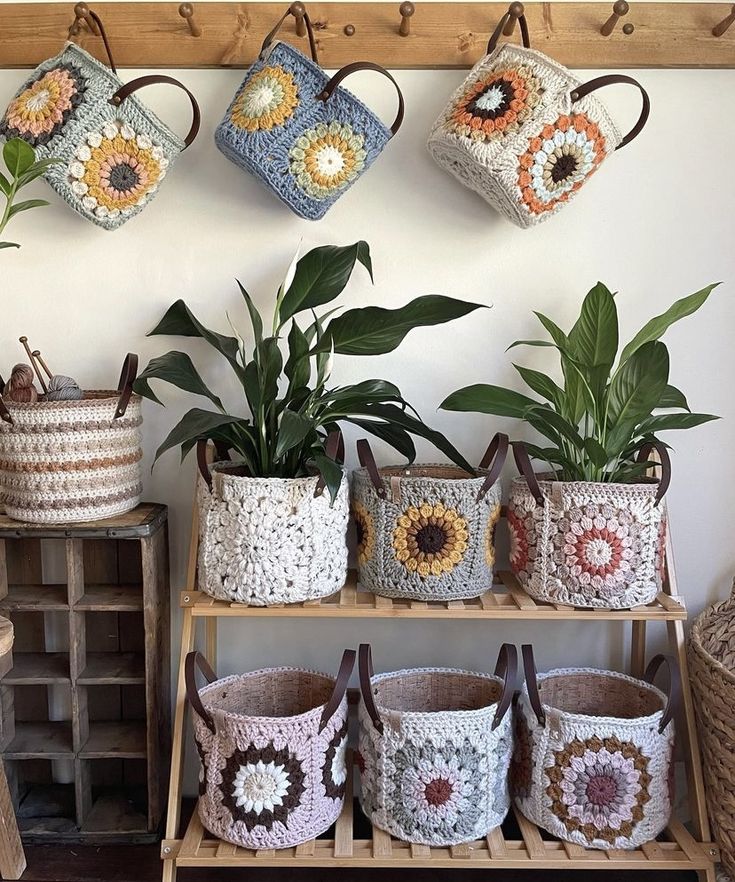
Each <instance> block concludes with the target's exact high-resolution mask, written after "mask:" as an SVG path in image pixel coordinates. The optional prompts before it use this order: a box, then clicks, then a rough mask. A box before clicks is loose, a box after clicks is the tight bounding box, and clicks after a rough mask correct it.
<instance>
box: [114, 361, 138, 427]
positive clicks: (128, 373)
mask: <svg viewBox="0 0 735 882" xmlns="http://www.w3.org/2000/svg"><path fill="white" fill-rule="evenodd" d="M137 375H138V356H137V355H135V353H133V352H128V354H127V355H126V356H125V361H123V366H122V371H121V372H120V380H119V382H118V384H117V391H118V392H119V393H120V397H119V398H118V400H117V408H116V409H115V416H114V417H113V419H114V420H116V419H118V418H119V417H121V416H125V411H126V410H127V409H128V404H129V403H130V396H131V395H132V394H133V383H134V382H135V378H136V376H137Z"/></svg>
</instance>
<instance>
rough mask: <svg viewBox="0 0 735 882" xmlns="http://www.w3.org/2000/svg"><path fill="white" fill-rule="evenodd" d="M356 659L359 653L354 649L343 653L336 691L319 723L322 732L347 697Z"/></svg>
mask: <svg viewBox="0 0 735 882" xmlns="http://www.w3.org/2000/svg"><path fill="white" fill-rule="evenodd" d="M356 658H357V653H356V652H355V650H354V649H345V651H344V652H343V653H342V661H341V662H340V665H339V671H338V672H337V678H336V679H335V681H334V689H333V690H332V694H331V695H330V696H329V701H328V702H327V703H326V704H325V705H324V710H323V711H322V716H321V720H320V721H319V731H320V732H322V731H323V730H324V728H325V727H326V725H327V723H329V721H330V720H331V719H332V717H333V716H334V715H335V714H336V713H337V711H338V710H339V706H340V704H342V699H343V698H344V697H345V692H347V686H348V684H349V682H350V677H351V676H352V669H353V668H354V667H355V659H356Z"/></svg>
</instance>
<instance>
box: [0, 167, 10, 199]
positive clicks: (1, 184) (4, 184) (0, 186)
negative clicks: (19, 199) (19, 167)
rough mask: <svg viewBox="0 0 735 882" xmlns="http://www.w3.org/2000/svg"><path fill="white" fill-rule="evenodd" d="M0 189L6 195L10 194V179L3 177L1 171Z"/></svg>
mask: <svg viewBox="0 0 735 882" xmlns="http://www.w3.org/2000/svg"><path fill="white" fill-rule="evenodd" d="M0 191H2V192H3V193H4V194H5V195H6V196H9V195H10V181H9V180H8V179H7V178H6V177H5V175H4V174H3V173H2V172H0Z"/></svg>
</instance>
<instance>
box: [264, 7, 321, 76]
mask: <svg viewBox="0 0 735 882" xmlns="http://www.w3.org/2000/svg"><path fill="white" fill-rule="evenodd" d="M289 15H293V12H291V7H290V6H289V7H288V9H287V10H286V11H285V12H284V13H283V15H282V16H281V18H280V19H279V21H278V24H277V25H276V26H275V27H274V28H273V30H272V31H271V32H270V33H269V34H268V36H267V37H266V38H265V40H263V45H262V46H261V47H260V56H262V55H263V53H264V52H265V50H266V49H267V48H268V47H269V46H270V44H271V43H272V42H273V39H274V37H275V36H276V34H277V33H278V32H279V31H280V30H281V27H282V26H283V23H284V21H286V19H287V18H288V17H289ZM294 18H295V16H294ZM304 24H305V25H306V33H307V34H308V35H309V48H310V49H311V58H312V61H313V62H314V63H315V64H319V55H318V53H317V51H316V40H315V39H314V29H313V28H312V26H311V19H310V18H309V13H308V12H304Z"/></svg>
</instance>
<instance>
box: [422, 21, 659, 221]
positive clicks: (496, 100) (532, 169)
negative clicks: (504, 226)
mask: <svg viewBox="0 0 735 882" xmlns="http://www.w3.org/2000/svg"><path fill="white" fill-rule="evenodd" d="M508 17H509V13H506V14H505V15H504V16H503V18H502V19H501V21H500V24H499V25H498V27H497V28H496V30H495V33H494V34H493V35H492V37H491V38H490V42H489V44H488V48H487V55H486V56H485V57H484V58H482V59H481V60H480V61H479V62H478V63H477V64H476V65H475V67H474V68H473V69H472V71H471V73H470V74H469V76H468V77H467V78H466V79H465V80H464V82H463V83H462V85H461V86H460V87H459V88H458V89H457V91H456V92H455V93H454V94H453V95H452V97H451V99H450V101H449V103H448V104H447V106H446V107H445V109H444V110H443V112H442V113H441V115H440V116H439V118H438V119H437V121H436V122H435V124H434V127H433V129H432V131H431V134H430V136H429V140H428V149H429V152H430V153H431V155H432V156H433V158H434V159H435V161H436V162H437V163H438V164H439V165H440V166H441V167H442V168H443V169H445V170H446V171H448V172H449V173H450V174H452V175H454V177H456V178H457V179H458V180H459V181H461V182H462V183H463V184H464V185H465V186H466V187H469V188H470V189H471V190H474V191H475V192H476V193H478V194H479V195H480V196H482V197H483V199H485V200H486V201H487V202H489V203H490V204H491V205H492V206H493V208H495V209H496V210H497V211H499V212H500V213H501V214H503V215H505V217H507V218H508V219H509V220H510V221H512V222H513V223H514V224H516V226H519V227H524V228H525V227H530V226H533V225H535V224H537V223H539V222H540V221H543V220H544V219H545V218H548V217H550V216H551V215H552V214H555V213H556V212H557V211H559V210H560V209H561V208H562V207H563V206H564V205H566V203H567V202H569V201H570V200H571V199H572V198H574V196H575V194H576V193H577V191H578V190H579V189H580V188H581V187H582V186H583V185H584V184H585V183H586V182H587V180H588V179H589V178H590V176H591V175H592V174H593V173H594V172H596V171H597V169H598V168H599V166H600V164H601V163H602V162H603V160H605V159H606V158H607V157H608V156H610V155H611V154H612V153H614V152H615V151H616V150H618V149H619V148H620V147H624V146H625V145H626V144H629V143H630V142H631V141H632V140H633V138H635V137H636V136H637V135H638V134H639V133H640V131H641V129H642V128H643V126H644V125H645V123H646V120H647V118H648V113H649V99H648V95H647V94H646V92H645V90H644V89H643V87H642V86H641V85H640V83H638V82H637V81H636V80H634V79H632V78H631V77H628V76H623V75H620V74H611V75H608V76H603V77H597V78H596V79H593V80H589V81H588V82H586V83H582V81H581V80H580V79H579V78H578V77H577V76H575V75H574V74H573V73H572V72H571V71H570V70H568V69H567V68H566V67H563V66H562V65H561V64H557V62H555V61H554V60H553V59H551V58H549V57H548V56H546V55H543V54H542V53H541V52H536V51H534V50H533V49H531V48H529V47H530V43H529V40H528V28H527V26H526V21H525V18H524V17H523V16H521V17H520V25H521V30H522V33H523V42H524V45H523V46H515V45H511V44H507V43H506V44H505V45H503V46H501V47H499V48H496V46H497V42H498V39H499V37H500V33H501V31H502V29H503V26H504V25H505V23H506V21H507V20H508ZM613 83H627V84H629V85H633V86H635V87H636V88H638V89H639V90H640V92H641V95H642V96H643V109H642V111H641V115H640V118H639V120H638V122H637V123H636V124H635V126H634V127H633V129H632V130H631V131H630V132H629V133H628V134H627V135H626V136H625V137H623V136H622V135H621V134H620V132H619V131H618V129H617V127H616V126H615V124H614V123H613V121H612V119H611V118H610V116H609V114H608V112H607V110H606V109H605V106H604V105H603V104H602V103H601V102H600V101H599V100H598V99H597V98H596V97H595V96H594V95H593V94H592V93H593V92H595V91H596V90H598V89H600V88H602V87H604V86H608V85H610V84H613Z"/></svg>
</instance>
